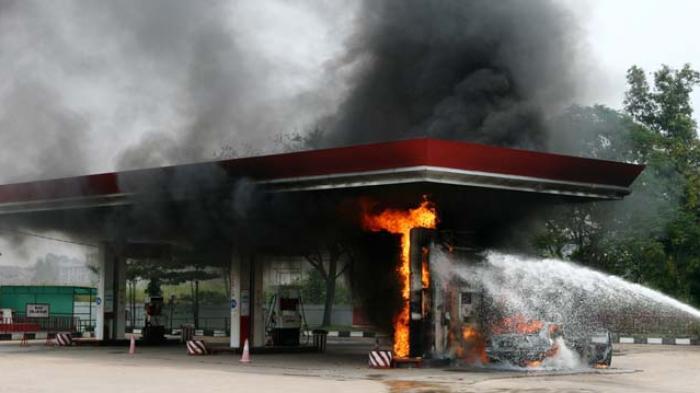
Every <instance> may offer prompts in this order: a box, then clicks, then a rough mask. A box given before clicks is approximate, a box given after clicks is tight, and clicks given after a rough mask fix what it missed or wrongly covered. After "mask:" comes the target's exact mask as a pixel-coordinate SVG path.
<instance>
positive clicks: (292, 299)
mask: <svg viewBox="0 0 700 393" xmlns="http://www.w3.org/2000/svg"><path fill="white" fill-rule="evenodd" d="M302 329H303V330H304V333H305V332H306V331H307V330H308V326H307V323H306V315H305V313H304V303H303V301H302V298H301V288H299V287H297V286H291V285H280V286H278V287H276V291H275V293H274V294H273V295H272V297H271V298H270V303H269V305H268V307H267V318H266V320H265V332H266V335H267V340H266V341H267V343H268V345H272V346H298V345H299V344H300V337H301V335H302Z"/></svg>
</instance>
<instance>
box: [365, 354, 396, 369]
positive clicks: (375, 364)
mask: <svg viewBox="0 0 700 393" xmlns="http://www.w3.org/2000/svg"><path fill="white" fill-rule="evenodd" d="M391 361H392V354H391V351H384V350H373V351H370V352H369V368H391Z"/></svg>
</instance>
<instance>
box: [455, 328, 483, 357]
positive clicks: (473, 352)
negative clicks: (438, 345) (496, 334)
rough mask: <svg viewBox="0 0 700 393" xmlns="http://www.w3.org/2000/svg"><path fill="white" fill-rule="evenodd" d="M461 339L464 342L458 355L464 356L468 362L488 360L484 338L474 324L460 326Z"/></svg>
mask: <svg viewBox="0 0 700 393" xmlns="http://www.w3.org/2000/svg"><path fill="white" fill-rule="evenodd" d="M462 340H463V342H464V344H463V347H462V348H461V349H462V351H461V355H460V356H459V357H461V358H464V360H465V361H466V362H467V363H469V364H476V363H481V364H486V363H488V362H489V357H488V355H487V354H486V340H484V337H483V335H482V334H481V333H480V332H479V331H478V330H477V329H476V328H475V327H474V326H470V325H466V326H464V327H463V328H462ZM465 352H466V353H465Z"/></svg>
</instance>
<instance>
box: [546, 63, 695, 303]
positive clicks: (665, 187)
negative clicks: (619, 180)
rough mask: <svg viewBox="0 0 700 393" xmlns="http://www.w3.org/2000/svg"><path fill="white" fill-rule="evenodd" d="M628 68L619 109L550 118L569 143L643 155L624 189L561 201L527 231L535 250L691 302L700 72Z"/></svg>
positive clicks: (623, 156)
mask: <svg viewBox="0 0 700 393" xmlns="http://www.w3.org/2000/svg"><path fill="white" fill-rule="evenodd" d="M653 81H654V82H653V86H650V85H649V82H648V80H647V76H646V73H645V72H644V70H642V69H641V68H639V67H636V66H635V67H632V68H630V70H629V71H628V73H627V82H628V90H627V93H626V96H625V100H624V106H625V109H624V112H618V111H614V110H612V109H609V108H605V107H602V106H594V107H574V108H571V109H570V110H569V111H567V113H565V114H564V115H563V116H562V117H561V118H560V119H558V121H557V127H558V128H559V129H563V130H568V131H570V133H572V134H574V135H576V136H577V138H576V143H575V145H573V146H569V151H568V152H569V153H574V154H582V155H589V156H593V157H596V158H605V159H614V160H622V161H628V162H637V163H645V164H646V165H647V167H646V169H645V171H644V172H643V173H642V175H641V176H640V177H639V179H638V180H637V181H636V182H635V184H634V185H633V190H632V195H630V196H629V197H627V198H626V199H625V200H624V201H621V202H616V203H607V202H603V203H594V204H589V205H584V206H579V205H574V206H563V207H560V208H558V209H556V210H555V211H554V213H553V214H552V215H551V216H550V217H549V219H548V220H546V222H545V224H544V226H543V230H542V231H541V232H540V233H539V234H538V236H536V238H535V239H534V244H535V246H536V247H537V248H538V249H539V250H540V252H542V254H544V255H548V256H556V257H564V258H570V259H572V260H576V261H578V262H581V263H583V264H586V265H588V266H592V267H595V268H598V269H603V270H606V271H609V272H611V273H613V274H618V275H621V276H624V277H626V278H628V279H631V280H633V281H637V282H641V283H644V284H646V285H650V286H653V287H655V288H658V289H660V290H662V291H664V292H666V293H668V294H671V295H673V296H676V297H679V298H681V299H683V300H686V301H690V302H691V303H694V304H696V305H697V304H700V259H699V258H700V204H699V201H698V200H699V199H700V141H698V136H697V124H696V122H695V120H694V119H693V117H692V114H693V111H692V107H691V104H690V93H691V92H692V90H693V88H694V87H695V86H696V85H697V84H698V83H700V74H698V72H696V71H694V70H692V69H691V68H690V66H687V65H686V66H684V67H683V68H682V69H680V70H673V69H671V68H669V67H667V66H663V67H662V68H661V69H660V70H658V71H656V72H655V73H654V74H653Z"/></svg>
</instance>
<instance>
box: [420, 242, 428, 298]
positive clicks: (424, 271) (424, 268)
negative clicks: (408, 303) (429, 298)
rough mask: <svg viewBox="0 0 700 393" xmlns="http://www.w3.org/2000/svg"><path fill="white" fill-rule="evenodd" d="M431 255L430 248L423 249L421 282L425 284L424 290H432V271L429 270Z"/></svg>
mask: <svg viewBox="0 0 700 393" xmlns="http://www.w3.org/2000/svg"><path fill="white" fill-rule="evenodd" d="M429 255H430V249H429V248H428V247H423V248H422V249H421V281H422V282H423V288H430V269H429V268H428V257H429Z"/></svg>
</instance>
